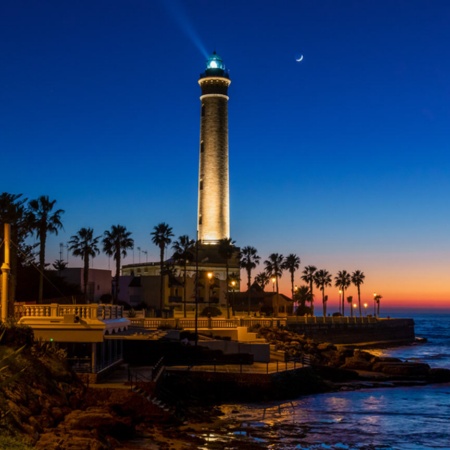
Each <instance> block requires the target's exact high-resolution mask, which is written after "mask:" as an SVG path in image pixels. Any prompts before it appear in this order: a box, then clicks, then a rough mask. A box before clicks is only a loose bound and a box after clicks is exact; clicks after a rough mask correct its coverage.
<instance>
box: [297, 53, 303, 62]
mask: <svg viewBox="0 0 450 450" xmlns="http://www.w3.org/2000/svg"><path fill="white" fill-rule="evenodd" d="M295 60H296V61H297V62H300V61H303V55H301V56H300V58H298V59H297V58H296V59H295Z"/></svg>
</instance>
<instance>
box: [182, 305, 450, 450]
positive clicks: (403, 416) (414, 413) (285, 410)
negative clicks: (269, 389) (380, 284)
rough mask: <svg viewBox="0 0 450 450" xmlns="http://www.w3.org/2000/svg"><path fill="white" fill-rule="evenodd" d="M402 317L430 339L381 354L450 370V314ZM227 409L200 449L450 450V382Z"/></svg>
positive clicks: (201, 434) (207, 431)
mask: <svg viewBox="0 0 450 450" xmlns="http://www.w3.org/2000/svg"><path fill="white" fill-rule="evenodd" d="M392 316H393V315H392ZM397 316H399V315H397ZM402 316H403V317H406V316H407V317H412V318H413V319H414V320H415V330H416V336H420V337H425V338H427V339H428V342H427V343H424V344H417V345H410V346H402V347H397V348H393V349H379V350H375V352H377V353H378V354H384V355H389V356H395V357H398V358H401V359H404V360H409V361H421V362H426V363H428V364H429V365H430V366H431V367H445V368H450V314H439V315H433V314H421V315H419V314H415V315H406V314H403V315H402ZM221 408H222V411H223V412H224V414H225V415H224V419H223V421H222V426H221V427H220V428H216V429H208V428H205V429H204V430H202V431H199V432H197V433H196V437H197V438H202V439H203V444H199V445H198V446H197V448H198V449H204V450H206V449H223V450H232V449H233V450H234V449H257V448H264V449H285V450H293V449H298V450H300V449H340V450H342V449H346V450H353V449H359V450H375V449H380V450H381V449H392V450H394V449H395V450H397V449H398V450H418V449H450V384H449V383H445V384H433V385H426V386H418V387H397V388H375V389H364V390H358V391H346V392H337V393H326V394H318V395H310V396H303V397H300V398H293V399H291V400H290V401H285V402H281V403H280V402H279V403H267V404H235V405H222V407H221ZM186 448H188V447H186Z"/></svg>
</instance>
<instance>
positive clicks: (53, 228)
mask: <svg viewBox="0 0 450 450" xmlns="http://www.w3.org/2000/svg"><path fill="white" fill-rule="evenodd" d="M55 203H56V200H50V199H49V197H48V196H46V195H41V196H40V197H39V198H37V199H36V200H31V201H30V202H29V204H28V207H29V211H28V219H27V220H28V222H29V224H30V227H31V231H32V233H34V234H36V236H37V238H38V240H39V273H40V277H39V294H38V301H39V303H42V299H43V293H44V269H45V244H46V242H47V234H49V233H50V234H58V230H60V229H61V228H62V227H63V226H62V222H61V215H62V214H63V213H64V211H63V210H62V209H57V210H56V211H53V208H54V206H55Z"/></svg>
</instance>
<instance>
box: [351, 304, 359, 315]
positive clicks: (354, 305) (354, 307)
mask: <svg viewBox="0 0 450 450" xmlns="http://www.w3.org/2000/svg"><path fill="white" fill-rule="evenodd" d="M352 306H353V311H355V310H356V307H357V306H358V305H357V304H356V303H353V305H352ZM352 315H353V313H352Z"/></svg>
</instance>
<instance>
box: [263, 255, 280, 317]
mask: <svg viewBox="0 0 450 450" xmlns="http://www.w3.org/2000/svg"><path fill="white" fill-rule="evenodd" d="M283 261H284V256H283V255H281V254H279V253H271V254H270V255H269V257H268V258H267V259H266V260H265V261H264V265H265V266H266V272H267V274H268V275H269V276H270V277H273V278H275V286H276V292H277V305H276V306H277V307H276V312H275V316H276V317H277V316H278V312H279V304H278V279H279V278H281V276H282V275H283Z"/></svg>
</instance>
